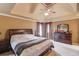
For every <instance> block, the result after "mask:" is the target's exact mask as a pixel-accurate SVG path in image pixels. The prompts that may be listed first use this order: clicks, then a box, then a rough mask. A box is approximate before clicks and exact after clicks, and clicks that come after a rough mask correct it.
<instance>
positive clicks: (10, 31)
mask: <svg viewBox="0 0 79 59" xmlns="http://www.w3.org/2000/svg"><path fill="white" fill-rule="evenodd" d="M25 33H28V34H33V31H32V29H8V31H7V32H6V37H5V38H6V41H7V45H8V49H9V50H12V48H11V46H10V39H11V36H12V35H15V34H25ZM50 48H51V47H49V48H48V49H47V50H46V51H44V53H42V54H41V55H44V54H45V53H46V52H47V51H48V50H50Z"/></svg>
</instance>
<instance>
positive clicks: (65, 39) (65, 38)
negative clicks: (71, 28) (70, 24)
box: [54, 32, 72, 44]
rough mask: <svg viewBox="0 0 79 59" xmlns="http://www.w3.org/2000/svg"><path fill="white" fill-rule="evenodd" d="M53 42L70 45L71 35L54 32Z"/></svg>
mask: <svg viewBox="0 0 79 59" xmlns="http://www.w3.org/2000/svg"><path fill="white" fill-rule="evenodd" d="M54 41H57V42H62V43H66V44H72V34H71V33H69V32H54Z"/></svg>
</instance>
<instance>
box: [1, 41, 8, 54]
mask: <svg viewBox="0 0 79 59" xmlns="http://www.w3.org/2000/svg"><path fill="white" fill-rule="evenodd" d="M7 51H9V49H8V44H7V42H6V40H0V53H3V52H7Z"/></svg>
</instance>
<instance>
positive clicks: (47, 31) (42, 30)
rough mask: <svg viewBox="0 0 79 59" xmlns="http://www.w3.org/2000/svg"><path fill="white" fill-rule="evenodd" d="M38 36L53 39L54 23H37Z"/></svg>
mask: <svg viewBox="0 0 79 59" xmlns="http://www.w3.org/2000/svg"><path fill="white" fill-rule="evenodd" d="M36 35H37V36H42V37H47V38H49V39H51V38H52V22H37V31H36Z"/></svg>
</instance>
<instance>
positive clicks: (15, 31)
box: [5, 29, 33, 45]
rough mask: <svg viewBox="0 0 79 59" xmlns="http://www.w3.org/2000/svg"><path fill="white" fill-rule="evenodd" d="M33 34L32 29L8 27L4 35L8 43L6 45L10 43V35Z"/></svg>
mask: <svg viewBox="0 0 79 59" xmlns="http://www.w3.org/2000/svg"><path fill="white" fill-rule="evenodd" d="M25 33H27V34H33V31H32V29H8V30H7V32H6V35H5V39H6V41H7V43H8V45H10V39H11V36H12V35H15V34H25Z"/></svg>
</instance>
